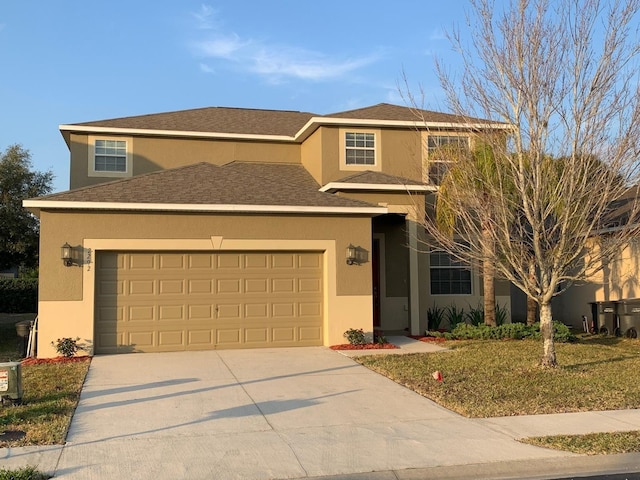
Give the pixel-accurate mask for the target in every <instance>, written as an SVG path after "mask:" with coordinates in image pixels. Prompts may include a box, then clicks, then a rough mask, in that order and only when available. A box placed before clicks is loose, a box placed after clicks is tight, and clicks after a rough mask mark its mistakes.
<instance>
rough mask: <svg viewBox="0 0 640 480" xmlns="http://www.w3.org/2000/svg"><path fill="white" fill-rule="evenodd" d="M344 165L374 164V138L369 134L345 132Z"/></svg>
mask: <svg viewBox="0 0 640 480" xmlns="http://www.w3.org/2000/svg"><path fill="white" fill-rule="evenodd" d="M344 135H345V137H344V145H345V163H346V164H347V165H375V164H376V136H375V133H370V132H345V134H344Z"/></svg>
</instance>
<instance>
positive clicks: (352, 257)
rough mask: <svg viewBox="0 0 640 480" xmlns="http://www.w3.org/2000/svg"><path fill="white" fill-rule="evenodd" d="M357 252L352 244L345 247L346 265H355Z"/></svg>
mask: <svg viewBox="0 0 640 480" xmlns="http://www.w3.org/2000/svg"><path fill="white" fill-rule="evenodd" d="M357 250H358V249H357V248H356V247H354V246H353V245H352V244H349V246H348V247H347V265H355V264H356V263H357V260H358V256H357V255H358V252H357Z"/></svg>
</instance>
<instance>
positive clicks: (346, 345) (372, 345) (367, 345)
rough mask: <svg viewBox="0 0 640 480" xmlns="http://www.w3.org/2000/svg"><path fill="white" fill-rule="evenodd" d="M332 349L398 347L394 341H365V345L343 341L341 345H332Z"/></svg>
mask: <svg viewBox="0 0 640 480" xmlns="http://www.w3.org/2000/svg"><path fill="white" fill-rule="evenodd" d="M329 348H330V349H331V350H381V349H393V348H398V347H396V346H395V345H394V344H393V343H365V344H363V345H351V344H350V343H343V344H341V345H331V346H330V347H329Z"/></svg>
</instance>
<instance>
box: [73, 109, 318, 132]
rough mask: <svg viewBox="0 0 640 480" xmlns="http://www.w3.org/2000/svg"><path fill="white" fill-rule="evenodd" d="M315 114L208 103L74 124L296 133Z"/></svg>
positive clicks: (181, 129) (133, 127) (200, 130)
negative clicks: (193, 106)
mask: <svg viewBox="0 0 640 480" xmlns="http://www.w3.org/2000/svg"><path fill="white" fill-rule="evenodd" d="M313 116H314V114H312V113H308V112H294V111H286V110H258V109H250V108H227V107H207V108H197V109H194V110H181V111H177V112H167V113H154V114H149V115H139V116H134V117H123V118H114V119H110V120H99V121H95V122H84V123H75V124H73V125H74V126H84V127H92V126H93V127H104V128H126V129H145V130H165V131H181V132H207V133H240V134H254V135H286V136H293V135H295V134H296V132H297V131H298V130H300V129H301V128H302V127H303V126H304V125H305V124H306V123H307V122H308V121H309V119H310V118H311V117H313Z"/></svg>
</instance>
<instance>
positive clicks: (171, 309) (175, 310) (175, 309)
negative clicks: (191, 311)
mask: <svg viewBox="0 0 640 480" xmlns="http://www.w3.org/2000/svg"><path fill="white" fill-rule="evenodd" d="M183 319H184V306H183V305H160V306H159V307H158V320H160V321H174V320H183Z"/></svg>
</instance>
